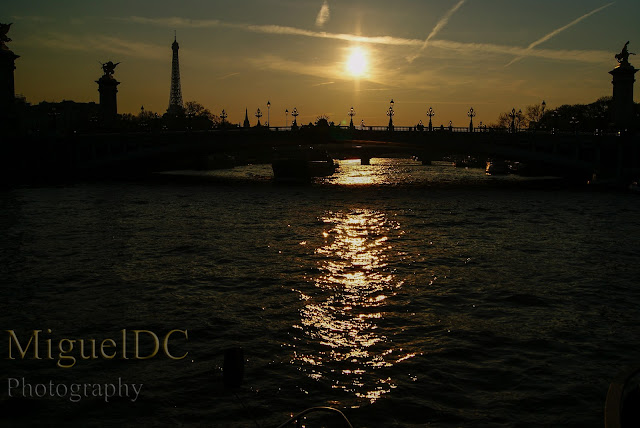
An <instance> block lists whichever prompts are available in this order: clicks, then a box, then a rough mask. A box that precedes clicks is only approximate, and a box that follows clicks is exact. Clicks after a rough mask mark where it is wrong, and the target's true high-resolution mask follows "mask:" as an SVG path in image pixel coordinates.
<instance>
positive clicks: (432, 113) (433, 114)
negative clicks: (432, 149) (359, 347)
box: [427, 107, 436, 132]
mask: <svg viewBox="0 0 640 428" xmlns="http://www.w3.org/2000/svg"><path fill="white" fill-rule="evenodd" d="M435 115H436V113H435V112H434V111H433V109H432V108H431V107H429V111H428V112H427V116H429V132H431V131H433V124H432V123H431V118H432V117H433V116H435Z"/></svg>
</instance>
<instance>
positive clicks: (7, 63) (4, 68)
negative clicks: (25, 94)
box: [0, 44, 20, 121]
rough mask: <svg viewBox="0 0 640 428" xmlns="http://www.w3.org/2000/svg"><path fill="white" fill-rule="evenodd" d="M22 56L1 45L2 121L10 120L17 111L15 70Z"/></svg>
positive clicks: (0, 112) (0, 111)
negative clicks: (16, 61) (16, 62)
mask: <svg viewBox="0 0 640 428" xmlns="http://www.w3.org/2000/svg"><path fill="white" fill-rule="evenodd" d="M18 58H20V56H18V55H16V54H14V53H13V52H12V51H10V50H9V48H7V47H6V46H5V45H4V44H0V120H2V121H5V120H8V119H9V117H10V116H12V115H13V114H14V110H15V99H16V93H15V86H14V80H13V70H15V69H16V66H15V60H16V59H18Z"/></svg>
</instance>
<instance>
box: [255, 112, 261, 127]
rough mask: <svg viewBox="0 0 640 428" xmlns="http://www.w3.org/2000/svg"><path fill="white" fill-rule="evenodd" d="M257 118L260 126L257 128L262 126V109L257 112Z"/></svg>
mask: <svg viewBox="0 0 640 428" xmlns="http://www.w3.org/2000/svg"><path fill="white" fill-rule="evenodd" d="M256 117H257V118H258V124H257V125H256V126H262V125H260V118H261V117H262V112H261V111H260V109H258V110H257V111H256Z"/></svg>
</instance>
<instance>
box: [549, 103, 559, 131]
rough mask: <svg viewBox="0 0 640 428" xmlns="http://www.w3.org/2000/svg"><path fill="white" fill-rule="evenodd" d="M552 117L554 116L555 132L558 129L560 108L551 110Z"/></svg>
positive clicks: (553, 129)
mask: <svg viewBox="0 0 640 428" xmlns="http://www.w3.org/2000/svg"><path fill="white" fill-rule="evenodd" d="M551 117H553V128H552V129H551V133H553V134H555V133H556V131H558V110H557V109H556V110H554V111H552V112H551Z"/></svg>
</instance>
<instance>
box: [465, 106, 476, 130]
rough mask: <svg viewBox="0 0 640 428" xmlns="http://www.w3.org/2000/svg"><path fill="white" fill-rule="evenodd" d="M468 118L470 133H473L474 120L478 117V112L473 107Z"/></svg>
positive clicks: (468, 113)
mask: <svg viewBox="0 0 640 428" xmlns="http://www.w3.org/2000/svg"><path fill="white" fill-rule="evenodd" d="M467 116H469V132H473V118H474V117H475V116H476V112H475V111H473V107H471V108H470V109H469V111H468V112H467Z"/></svg>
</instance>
